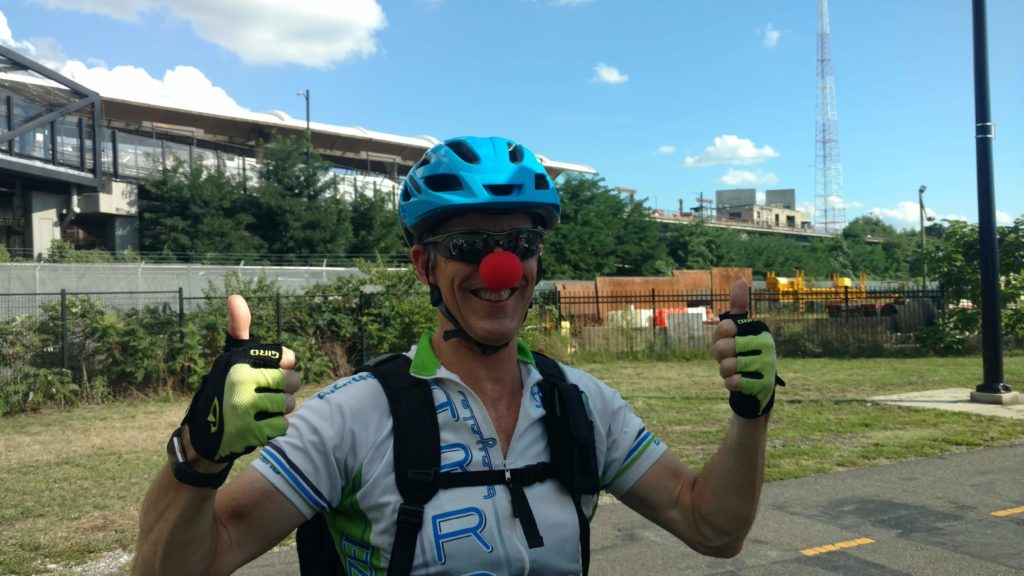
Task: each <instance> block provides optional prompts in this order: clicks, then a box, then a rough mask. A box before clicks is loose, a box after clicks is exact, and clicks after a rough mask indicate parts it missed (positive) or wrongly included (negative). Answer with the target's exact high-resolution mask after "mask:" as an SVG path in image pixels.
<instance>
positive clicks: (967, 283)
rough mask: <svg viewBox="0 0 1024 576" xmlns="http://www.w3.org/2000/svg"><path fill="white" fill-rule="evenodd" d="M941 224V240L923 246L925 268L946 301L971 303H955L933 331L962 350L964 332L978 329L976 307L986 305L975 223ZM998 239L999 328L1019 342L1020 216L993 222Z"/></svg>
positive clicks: (1023, 227)
mask: <svg viewBox="0 0 1024 576" xmlns="http://www.w3.org/2000/svg"><path fill="white" fill-rule="evenodd" d="M942 228H944V230H943V231H942V232H941V234H942V237H943V241H942V242H941V243H937V244H935V245H934V248H931V247H929V250H928V252H927V258H928V274H929V276H931V277H934V278H936V279H937V280H938V281H939V283H940V284H941V285H942V288H943V290H944V291H945V294H946V299H947V300H948V301H949V302H950V303H951V304H960V303H962V302H969V303H971V304H972V305H973V306H968V307H964V306H956V307H955V308H954V309H953V310H952V311H951V312H950V313H949V314H947V315H946V317H945V318H943V321H942V324H940V325H939V326H938V327H936V328H935V330H934V332H935V333H942V335H944V336H945V338H944V339H943V340H941V342H942V343H948V342H950V340H951V339H952V341H953V344H954V346H952V347H951V348H952V349H955V350H962V349H964V347H965V345H966V343H965V342H966V337H968V336H970V335H972V334H976V333H977V331H978V330H979V329H980V327H981V314H980V311H981V308H980V307H981V306H984V305H985V303H984V302H983V301H982V299H981V262H980V259H979V256H978V254H979V245H980V242H979V235H978V225H977V224H968V223H966V222H961V221H951V222H948V224H947V225H946V226H943V227H942ZM997 241H998V250H999V274H1000V287H1001V290H1000V292H1001V293H1000V300H1001V318H1002V322H1003V333H1004V335H1006V336H1009V337H1010V338H1012V340H1013V341H1014V342H1015V343H1017V344H1018V345H1019V344H1020V343H1022V342H1024V217H1019V218H1017V220H1015V221H1014V223H1013V224H1012V225H1010V226H1000V227H998V228H997ZM935 333H933V334H932V335H931V336H932V337H933V338H934V337H935V335H936V334H935Z"/></svg>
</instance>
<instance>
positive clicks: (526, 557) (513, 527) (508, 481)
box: [495, 391, 530, 576]
mask: <svg viewBox="0 0 1024 576" xmlns="http://www.w3.org/2000/svg"><path fill="white" fill-rule="evenodd" d="M528 396H529V394H528V393H526V391H524V392H523V399H525V398H526V397H528ZM523 399H520V401H519V414H517V415H516V425H515V427H513V428H512V437H511V438H509V441H508V453H505V452H502V454H501V467H502V469H503V470H504V471H505V490H506V491H507V492H508V495H509V501H510V503H509V505H510V506H511V498H512V492H511V490H512V472H511V471H510V470H509V467H508V464H509V461H511V460H512V458H511V456H512V446H513V445H514V444H515V443H516V434H517V433H518V432H519V420H520V419H521V417H522V415H523ZM495 431H497V429H495ZM498 441H499V442H500V441H501V440H500V439H499V440H498ZM511 520H512V521H511V522H506V523H505V525H506V526H508V537H509V539H510V540H511V541H512V542H515V543H516V547H517V548H518V549H519V553H520V554H521V555H522V558H523V574H524V576H525V575H526V574H529V573H530V554H529V552H528V551H527V549H526V547H525V546H523V543H522V542H520V541H519V537H518V536H519V534H518V529H517V527H518V526H519V522H518V521H517V520H516V518H515V515H513V516H512V518H511Z"/></svg>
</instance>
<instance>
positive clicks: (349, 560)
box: [341, 534, 373, 576]
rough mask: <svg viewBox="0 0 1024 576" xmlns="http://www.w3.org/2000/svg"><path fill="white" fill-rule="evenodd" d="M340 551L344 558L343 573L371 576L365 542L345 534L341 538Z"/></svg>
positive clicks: (367, 548)
mask: <svg viewBox="0 0 1024 576" xmlns="http://www.w3.org/2000/svg"><path fill="white" fill-rule="evenodd" d="M341 553H342V556H343V557H344V558H345V573H346V574H349V575H356V576H371V575H372V574H373V568H372V567H371V566H370V547H369V546H368V545H367V544H366V543H365V542H359V541H358V540H353V539H351V538H349V537H348V535H347V534H346V535H345V536H342V538H341Z"/></svg>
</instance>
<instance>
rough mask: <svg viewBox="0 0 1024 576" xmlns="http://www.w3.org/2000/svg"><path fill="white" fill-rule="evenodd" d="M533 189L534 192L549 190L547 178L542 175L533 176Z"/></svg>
mask: <svg viewBox="0 0 1024 576" xmlns="http://www.w3.org/2000/svg"><path fill="white" fill-rule="evenodd" d="M533 187H534V188H535V189H536V190H550V189H551V185H550V184H549V183H548V177H547V176H545V175H543V174H534V175H533Z"/></svg>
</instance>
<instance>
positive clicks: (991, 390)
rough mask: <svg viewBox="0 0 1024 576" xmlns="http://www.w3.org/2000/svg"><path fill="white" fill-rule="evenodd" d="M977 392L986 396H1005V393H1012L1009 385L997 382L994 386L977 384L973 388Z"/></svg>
mask: <svg viewBox="0 0 1024 576" xmlns="http://www.w3.org/2000/svg"><path fill="white" fill-rule="evenodd" d="M974 389H975V390H977V391H978V392H984V393H986V394H1005V393H1007V392H1013V387H1012V386H1010V385H1009V384H1006V383H1003V382H999V383H996V384H990V383H987V382H986V383H984V384H978V385H977V386H975V387H974Z"/></svg>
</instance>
